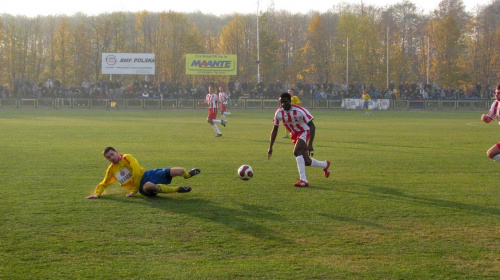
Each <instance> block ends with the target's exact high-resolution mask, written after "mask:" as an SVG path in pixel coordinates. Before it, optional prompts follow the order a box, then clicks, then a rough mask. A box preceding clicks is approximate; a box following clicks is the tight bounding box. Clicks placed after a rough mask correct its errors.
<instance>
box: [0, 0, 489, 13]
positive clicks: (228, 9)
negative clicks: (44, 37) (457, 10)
mask: <svg viewBox="0 0 500 280" xmlns="http://www.w3.org/2000/svg"><path fill="white" fill-rule="evenodd" d="M273 2H274V7H275V9H276V10H288V11H290V12H292V13H298V12H301V13H307V12H309V11H311V10H314V11H320V12H324V11H327V10H329V9H332V8H333V7H334V6H336V5H338V4H339V3H354V4H360V3H361V2H363V3H364V4H366V5H374V6H377V7H385V6H389V5H393V4H396V3H402V2H403V0H363V1H356V0H343V1H332V0H274V1H273V0H260V2H259V3H260V4H259V8H260V10H261V11H265V10H267V8H268V7H269V6H270V5H271V4H272V3H273ZM410 2H412V3H414V4H416V6H417V8H418V9H419V10H422V11H423V12H424V13H427V12H430V11H432V10H434V9H436V8H437V7H438V5H439V2H440V1H439V0H438V1H436V0H413V1H410ZM491 2H492V0H464V1H463V3H464V5H465V8H466V10H467V11H469V12H474V11H475V8H476V7H477V5H486V4H489V3H491ZM144 10H147V11H151V12H161V11H169V10H172V11H176V12H196V11H201V12H202V13H204V14H214V15H223V14H232V13H235V12H236V13H255V12H256V11H257V0H250V1H249V0H211V1H203V0H167V1H159V0H78V1H71V0H64V1H63V0H8V1H2V4H0V14H2V13H6V14H11V15H25V16H29V17H35V16H37V15H60V14H65V15H70V16H71V15H73V14H75V13H77V12H82V13H84V14H87V15H97V14H100V13H109V12H118V11H123V12H137V11H144Z"/></svg>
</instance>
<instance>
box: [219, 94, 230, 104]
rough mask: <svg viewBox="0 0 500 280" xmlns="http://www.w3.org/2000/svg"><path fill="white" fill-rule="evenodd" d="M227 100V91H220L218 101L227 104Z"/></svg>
mask: <svg viewBox="0 0 500 280" xmlns="http://www.w3.org/2000/svg"><path fill="white" fill-rule="evenodd" d="M228 100H229V96H228V95H227V93H225V92H223V91H221V92H219V102H220V103H222V104H224V105H227V101H228Z"/></svg>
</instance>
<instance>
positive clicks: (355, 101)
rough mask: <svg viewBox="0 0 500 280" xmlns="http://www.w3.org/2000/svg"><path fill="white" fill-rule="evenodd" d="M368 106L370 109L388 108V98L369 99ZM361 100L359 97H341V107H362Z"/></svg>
mask: <svg viewBox="0 0 500 280" xmlns="http://www.w3.org/2000/svg"><path fill="white" fill-rule="evenodd" d="M369 102H370V103H369V104H368V108H369V109H370V110H389V107H390V104H391V102H390V100H389V99H370V101H369ZM363 103H364V102H363V100H361V99H359V98H344V99H342V107H341V108H342V109H347V110H358V109H361V108H363Z"/></svg>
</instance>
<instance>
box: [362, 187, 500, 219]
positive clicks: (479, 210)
mask: <svg viewBox="0 0 500 280" xmlns="http://www.w3.org/2000/svg"><path fill="white" fill-rule="evenodd" d="M368 189H369V190H370V191H371V192H372V193H376V194H378V195H377V196H378V197H379V198H384V199H392V200H396V199H397V200H400V201H404V202H405V203H413V204H420V205H427V206H432V207H440V208H449V209H455V210H460V211H467V212H473V213H476V214H479V215H495V216H499V215H500V209H498V208H492V207H485V206H478V205H473V204H468V203H463V202H454V201H449V200H444V199H439V198H430V197H424V196H418V195H409V194H405V193H404V192H402V191H401V190H398V189H395V188H389V187H374V186H370V187H369V188H368ZM358 194H361V193H358ZM370 196H372V195H370Z"/></svg>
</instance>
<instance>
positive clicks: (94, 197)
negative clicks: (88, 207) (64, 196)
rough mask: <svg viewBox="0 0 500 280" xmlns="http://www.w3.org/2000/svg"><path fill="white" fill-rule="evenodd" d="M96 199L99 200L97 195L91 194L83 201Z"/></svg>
mask: <svg viewBox="0 0 500 280" xmlns="http://www.w3.org/2000/svg"><path fill="white" fill-rule="evenodd" d="M96 198H99V196H98V195H97V194H93V195H89V196H87V197H86V198H85V199H96Z"/></svg>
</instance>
